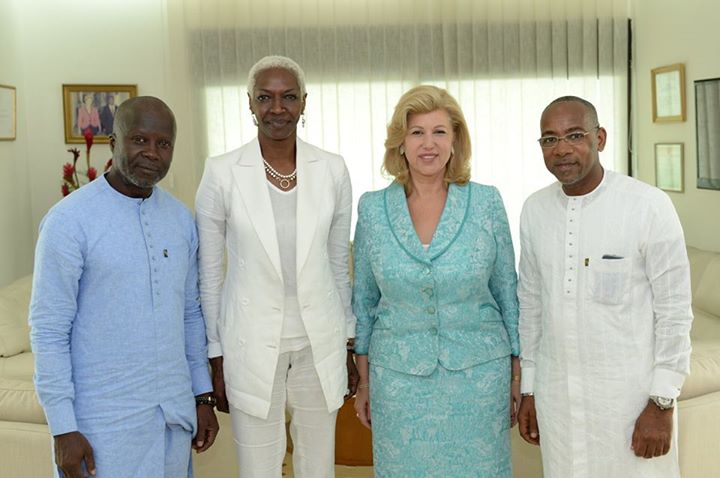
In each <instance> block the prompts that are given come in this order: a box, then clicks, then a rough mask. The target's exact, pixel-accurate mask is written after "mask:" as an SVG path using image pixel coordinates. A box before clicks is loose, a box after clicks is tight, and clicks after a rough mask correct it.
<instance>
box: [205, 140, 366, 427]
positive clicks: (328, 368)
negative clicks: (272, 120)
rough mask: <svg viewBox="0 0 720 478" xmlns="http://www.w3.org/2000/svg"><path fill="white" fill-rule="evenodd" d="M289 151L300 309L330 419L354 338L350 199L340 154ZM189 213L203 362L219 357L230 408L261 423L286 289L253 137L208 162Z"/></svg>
mask: <svg viewBox="0 0 720 478" xmlns="http://www.w3.org/2000/svg"><path fill="white" fill-rule="evenodd" d="M296 151H297V154H296V158H297V177H298V184H297V186H296V187H297V188H298V191H297V295H298V303H299V304H300V314H301V318H302V321H303V323H304V325H305V330H306V331H307V334H308V338H309V340H310V345H311V347H312V354H313V360H314V362H315V369H316V371H317V374H318V376H319V377H320V383H321V384H322V390H323V393H324V395H325V401H326V403H327V406H328V411H332V410H336V409H338V408H339V407H340V406H341V405H342V403H343V395H344V394H345V390H346V389H347V369H346V348H345V343H346V339H347V338H348V337H354V335H355V319H354V316H353V314H352V312H351V309H350V280H349V276H348V253H349V250H348V246H349V239H350V219H351V214H352V191H351V186H350V177H349V175H348V171H347V168H346V166H345V162H344V161H343V158H342V157H341V156H338V155H336V154H331V153H328V152H326V151H323V150H321V149H319V148H316V147H315V146H312V145H310V144H307V143H305V142H303V141H301V140H300V139H298V140H297V150H296ZM195 210H196V216H197V225H198V232H199V236H200V251H199V260H200V296H201V300H202V308H203V313H204V315H205V321H206V328H207V337H208V352H209V356H210V357H211V358H212V357H217V356H220V355H222V356H223V365H224V374H225V386H226V392H227V397H228V400H229V401H230V403H231V404H232V405H233V406H234V407H236V408H239V409H240V410H242V411H244V412H245V413H248V414H250V415H253V416H257V417H260V418H266V417H267V415H268V412H269V410H270V396H271V393H272V387H273V378H274V375H275V368H276V366H277V361H278V356H279V352H280V350H279V347H280V338H281V333H282V323H283V313H284V311H283V308H284V290H285V289H284V285H283V277H282V269H281V264H280V252H279V249H278V242H277V235H276V231H275V219H274V215H273V210H272V204H271V202H270V193H269V191H268V184H267V179H266V177H265V170H264V167H263V160H262V156H261V153H260V144H259V143H258V140H257V139H254V140H253V141H251V142H249V143H247V144H245V145H244V146H242V147H241V148H240V149H237V150H235V151H230V152H229V153H225V154H222V155H220V156H216V157H212V158H209V159H208V160H207V162H206V164H205V172H204V174H203V178H202V181H201V183H200V187H199V188H198V192H197V197H196V203H195ZM226 253H227V271H225V267H224V259H225V254H226Z"/></svg>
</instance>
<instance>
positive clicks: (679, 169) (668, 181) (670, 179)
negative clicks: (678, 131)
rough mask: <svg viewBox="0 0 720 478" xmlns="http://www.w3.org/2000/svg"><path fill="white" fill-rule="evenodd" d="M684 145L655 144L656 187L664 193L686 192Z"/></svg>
mask: <svg viewBox="0 0 720 478" xmlns="http://www.w3.org/2000/svg"><path fill="white" fill-rule="evenodd" d="M684 149H685V145H684V143H655V185H656V186H657V187H659V188H660V189H662V190H663V191H671V192H678V193H681V192H684V191H685V172H684V171H685V161H684Z"/></svg>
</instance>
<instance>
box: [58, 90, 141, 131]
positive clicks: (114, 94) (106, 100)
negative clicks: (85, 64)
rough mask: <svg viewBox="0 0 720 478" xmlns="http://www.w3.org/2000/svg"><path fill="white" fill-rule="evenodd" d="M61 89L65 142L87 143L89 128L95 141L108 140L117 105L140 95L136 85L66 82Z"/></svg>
mask: <svg viewBox="0 0 720 478" xmlns="http://www.w3.org/2000/svg"><path fill="white" fill-rule="evenodd" d="M62 89H63V113H64V117H65V142H66V143H84V142H85V137H84V131H85V130H86V129H87V128H90V130H91V131H92V132H93V135H95V139H94V141H95V142H96V143H108V142H109V141H110V139H109V138H108V136H109V135H110V133H112V128H113V121H114V119H115V111H116V110H117V107H118V106H119V105H120V103H122V102H123V101H125V100H127V99H128V98H132V97H133V96H137V85H63V87H62Z"/></svg>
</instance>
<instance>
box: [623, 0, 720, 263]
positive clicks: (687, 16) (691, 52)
mask: <svg viewBox="0 0 720 478" xmlns="http://www.w3.org/2000/svg"><path fill="white" fill-rule="evenodd" d="M718 19H720V2H717V0H684V1H682V2H679V1H677V0H635V2H634V4H633V20H634V24H635V28H634V42H635V76H634V81H635V84H636V88H635V104H636V108H635V125H636V130H635V133H636V136H635V139H636V142H637V145H636V151H637V153H636V154H637V165H638V171H637V176H638V178H639V179H641V180H643V181H646V182H648V183H650V184H655V159H654V154H655V153H654V144H655V143H662V142H673V143H674V142H681V143H684V144H685V192H684V193H669V195H670V197H671V198H672V200H673V203H674V204H675V207H676V208H677V211H678V214H679V215H680V220H681V221H682V224H683V228H684V229H685V237H686V241H687V243H688V244H689V245H692V246H695V247H700V248H703V249H709V250H713V251H720V220H718V217H720V212H719V211H720V191H710V190H705V189H697V187H696V177H697V156H696V151H697V150H696V143H695V92H694V85H693V81H694V80H699V79H704V78H717V77H720V56H718V53H717V49H718V45H719V44H720V28H718V25H717V21H718ZM673 63H684V64H685V80H686V81H685V89H686V92H687V121H685V122H684V123H664V124H661V123H653V122H652V104H651V96H652V90H651V82H650V70H652V69H653V68H657V67H659V66H664V65H671V64H673Z"/></svg>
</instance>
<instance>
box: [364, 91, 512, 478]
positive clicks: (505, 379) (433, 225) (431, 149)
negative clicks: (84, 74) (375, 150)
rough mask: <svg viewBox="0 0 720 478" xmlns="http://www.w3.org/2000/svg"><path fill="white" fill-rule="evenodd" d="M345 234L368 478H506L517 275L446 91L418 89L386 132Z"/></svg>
mask: <svg viewBox="0 0 720 478" xmlns="http://www.w3.org/2000/svg"><path fill="white" fill-rule="evenodd" d="M385 149H386V151H385V161H384V168H385V170H386V171H387V172H388V173H389V174H391V175H392V176H394V178H395V181H394V182H393V183H392V184H391V185H390V186H388V187H387V188H385V189H383V190H380V191H375V192H370V193H366V194H364V195H363V196H362V197H361V198H360V204H359V206H358V214H359V217H358V223H357V227H356V231H355V254H354V261H355V281H354V288H353V312H354V313H355V315H356V317H357V328H356V336H355V354H356V361H357V365H358V371H359V372H360V385H359V386H358V393H357V396H356V401H355V410H356V412H357V415H358V418H359V419H360V421H361V422H362V423H363V424H364V425H365V426H367V427H372V431H373V458H374V465H375V476H376V477H377V478H384V477H392V478H399V477H413V478H418V477H453V478H461V477H487V478H509V477H510V476H511V475H512V472H511V466H510V428H511V427H512V426H514V424H515V413H516V410H517V405H518V404H519V401H520V390H519V380H520V377H519V374H520V366H519V361H518V359H517V356H518V355H519V353H520V350H519V342H518V331H517V322H518V302H517V296H516V290H515V289H516V282H517V276H516V274H515V260H514V255H513V247H512V240H511V238H510V230H509V228H508V222H507V216H506V214H505V208H504V206H503V202H502V199H501V198H500V195H499V194H498V191H497V190H496V189H495V188H494V187H492V186H483V185H480V184H476V183H472V182H470V181H469V179H470V138H469V133H468V128H467V125H466V123H465V118H464V117H463V114H462V111H461V110H460V107H459V106H458V104H457V102H456V101H455V99H454V98H452V97H451V96H450V95H449V94H448V93H447V91H445V90H442V89H440V88H436V87H433V86H419V87H416V88H413V89H411V90H410V91H408V92H407V93H405V94H404V95H403V97H402V98H400V102H399V103H398V105H397V106H396V107H395V112H394V114H393V117H392V121H391V123H390V125H389V126H388V137H387V140H386V141H385Z"/></svg>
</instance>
